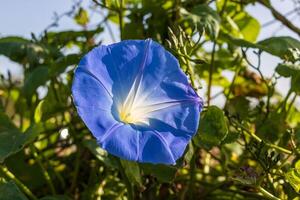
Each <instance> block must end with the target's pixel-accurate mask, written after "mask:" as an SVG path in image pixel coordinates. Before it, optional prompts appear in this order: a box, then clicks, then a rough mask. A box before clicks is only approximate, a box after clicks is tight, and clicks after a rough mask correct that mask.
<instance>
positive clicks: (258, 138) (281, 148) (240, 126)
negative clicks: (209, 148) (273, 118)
mask: <svg viewBox="0 0 300 200" xmlns="http://www.w3.org/2000/svg"><path fill="white" fill-rule="evenodd" d="M233 123H234V122H233ZM235 124H236V125H237V126H238V127H239V128H241V129H242V130H243V131H245V132H246V133H248V134H249V135H250V136H251V137H253V138H254V139H255V140H256V141H258V142H263V140H262V139H261V138H260V137H258V136H257V135H256V134H255V133H253V132H251V131H249V130H248V129H247V128H245V127H244V126H243V125H241V124H239V123H235ZM265 144H266V146H269V147H271V148H274V149H277V150H278V151H281V152H282V153H286V154H292V153H293V152H292V151H290V150H288V149H285V148H283V147H280V146H277V145H275V144H272V143H268V142H265Z"/></svg>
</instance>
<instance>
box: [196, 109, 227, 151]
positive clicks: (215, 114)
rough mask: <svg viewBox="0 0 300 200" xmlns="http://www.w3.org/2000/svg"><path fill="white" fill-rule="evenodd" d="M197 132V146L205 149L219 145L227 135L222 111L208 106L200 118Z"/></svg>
mask: <svg viewBox="0 0 300 200" xmlns="http://www.w3.org/2000/svg"><path fill="white" fill-rule="evenodd" d="M199 127H200V128H199V131H198V133H197V135H196V137H195V140H194V141H195V144H196V145H197V146H201V145H204V146H205V147H206V148H209V149H210V148H212V147H213V146H217V145H220V144H221V143H222V141H223V140H224V139H225V137H226V136H227V134H228V128H227V123H226V119H225V115H224V113H223V111H222V110H221V109H220V108H218V107H216V106H210V107H209V108H208V109H207V111H206V112H204V113H203V114H202V116H201V120H200V125H199Z"/></svg>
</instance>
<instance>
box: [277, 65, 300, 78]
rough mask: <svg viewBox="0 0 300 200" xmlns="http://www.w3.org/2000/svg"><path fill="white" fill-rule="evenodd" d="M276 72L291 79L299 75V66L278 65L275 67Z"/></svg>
mask: <svg viewBox="0 0 300 200" xmlns="http://www.w3.org/2000/svg"><path fill="white" fill-rule="evenodd" d="M276 72H277V73H278V74H280V75H281V76H284V77H291V76H294V75H295V74H298V73H299V74H300V64H293V63H280V64H278V65H277V67H276Z"/></svg>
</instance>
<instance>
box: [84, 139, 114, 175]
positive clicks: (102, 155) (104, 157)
mask: <svg viewBox="0 0 300 200" xmlns="http://www.w3.org/2000/svg"><path fill="white" fill-rule="evenodd" d="M82 143H83V145H84V146H85V147H86V148H88V149H89V150H90V151H91V153H92V154H94V156H96V158H97V159H98V160H100V161H101V162H103V163H104V164H105V165H106V166H108V167H111V168H115V169H116V168H118V167H119V166H118V162H117V160H116V159H114V158H113V157H111V156H110V155H108V153H107V152H106V151H105V150H104V149H102V148H101V147H100V146H99V145H98V144H97V141H96V140H94V139H91V140H83V142H82Z"/></svg>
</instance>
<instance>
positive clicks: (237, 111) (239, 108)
mask: <svg viewBox="0 0 300 200" xmlns="http://www.w3.org/2000/svg"><path fill="white" fill-rule="evenodd" d="M225 109H226V110H227V112H228V113H229V115H230V116H234V117H237V118H238V119H246V118H247V117H248V115H249V111H250V101H249V100H248V99H246V98H245V97H244V96H237V97H234V98H232V99H230V100H229V101H228V103H227V104H226V106H225Z"/></svg>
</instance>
